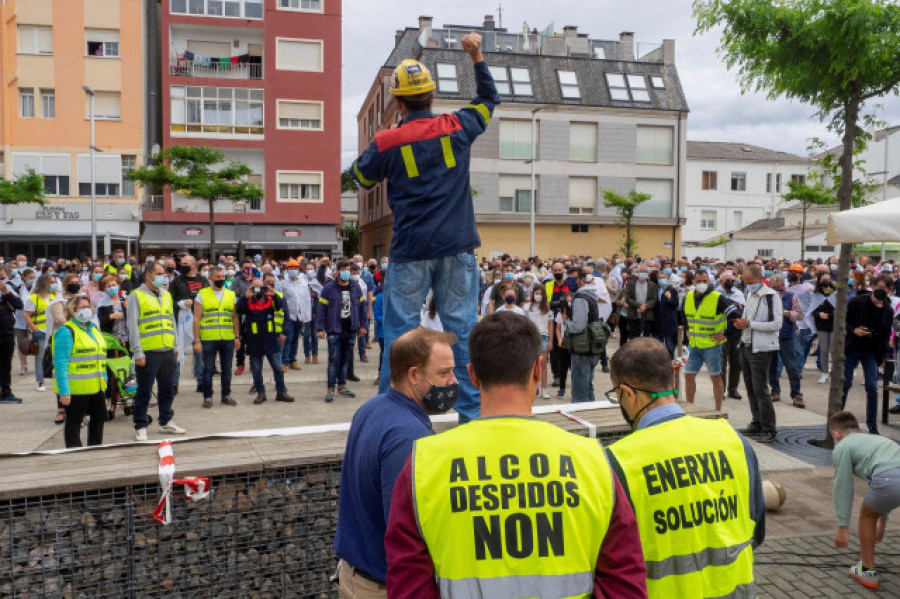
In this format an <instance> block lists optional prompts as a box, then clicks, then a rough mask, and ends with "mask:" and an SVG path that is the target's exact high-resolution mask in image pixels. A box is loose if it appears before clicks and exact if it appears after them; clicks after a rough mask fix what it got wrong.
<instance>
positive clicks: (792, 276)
mask: <svg viewBox="0 0 900 599" xmlns="http://www.w3.org/2000/svg"><path fill="white" fill-rule="evenodd" d="M799 280H800V275H798V274H796V273H791V274H790V275H788V281H789V282H791V283H796V282H797V281H799Z"/></svg>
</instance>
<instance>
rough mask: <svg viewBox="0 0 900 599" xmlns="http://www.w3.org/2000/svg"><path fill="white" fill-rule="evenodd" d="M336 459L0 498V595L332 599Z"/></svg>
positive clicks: (70, 598) (76, 598) (74, 598)
mask: <svg viewBox="0 0 900 599" xmlns="http://www.w3.org/2000/svg"><path fill="white" fill-rule="evenodd" d="M340 469H341V464H340V462H333V463H326V464H322V463H319V464H314V465H310V466H300V467H292V468H285V469H278V470H267V471H264V472H262V473H258V472H257V473H253V474H242V475H230V476H221V477H214V478H213V479H212V487H213V495H212V497H211V498H210V499H205V500H202V501H199V502H196V503H190V502H187V501H185V499H184V492H183V487H181V486H180V485H179V486H176V487H175V489H174V491H175V496H174V499H173V502H172V519H173V522H172V524H170V525H169V526H163V525H162V524H159V523H158V522H157V521H156V520H154V519H153V516H152V513H153V510H154V508H155V507H156V504H157V501H158V500H159V485H158V484H156V485H154V484H148V485H140V486H129V487H115V488H108V489H102V490H94V491H81V492H73V493H69V494H63V495H54V496H45V497H32V498H28V499H15V500H6V501H3V502H0V597H2V598H5V597H15V598H23V599H24V598H36V597H63V598H66V599H81V598H84V599H95V598H99V597H116V598H121V597H135V598H145V597H148V598H151V597H167V598H169V597H174V598H179V597H184V598H186V599H187V598H191V599H194V598H196V597H216V598H218V597H241V598H243V597H250V598H253V599H263V598H272V599H275V598H281V597H315V598H331V597H335V596H336V595H337V593H336V589H335V588H334V586H333V585H332V583H331V582H330V581H329V577H330V576H331V574H333V572H334V569H335V565H336V560H335V558H334V551H333V549H332V540H333V538H334V531H335V526H336V522H337V501H338V487H339V485H340V478H341V470H340Z"/></svg>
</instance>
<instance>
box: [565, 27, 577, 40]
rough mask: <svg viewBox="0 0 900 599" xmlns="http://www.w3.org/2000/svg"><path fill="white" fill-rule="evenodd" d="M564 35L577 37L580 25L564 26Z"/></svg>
mask: <svg viewBox="0 0 900 599" xmlns="http://www.w3.org/2000/svg"><path fill="white" fill-rule="evenodd" d="M563 35H565V36H566V37H576V36H577V35H578V25H566V26H565V27H563Z"/></svg>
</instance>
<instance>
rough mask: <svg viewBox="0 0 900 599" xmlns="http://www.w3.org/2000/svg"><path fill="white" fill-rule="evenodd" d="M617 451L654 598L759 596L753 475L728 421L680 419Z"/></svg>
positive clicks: (632, 438)
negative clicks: (755, 576) (755, 568)
mask: <svg viewBox="0 0 900 599" xmlns="http://www.w3.org/2000/svg"><path fill="white" fill-rule="evenodd" d="M609 451H610V453H612V454H613V456H614V457H615V459H616V461H618V462H619V465H620V466H621V469H622V471H623V473H624V475H625V481H624V482H625V483H626V486H627V489H628V494H629V497H630V498H631V504H632V505H633V506H634V513H635V515H636V516H637V522H638V529H639V530H640V533H641V545H642V547H643V549H644V560H645V561H646V564H647V591H648V594H649V596H650V597H659V598H670V597H678V598H679V599H686V598H692V597H697V598H701V597H756V588H755V584H754V582H753V548H752V547H751V544H750V543H751V540H752V538H753V532H754V529H755V523H754V521H753V519H752V518H751V517H750V473H749V470H748V466H747V458H746V454H745V453H744V445H743V443H742V442H741V439H740V438H739V437H738V435H737V433H735V432H734V429H733V428H732V427H731V425H730V424H728V421H727V420H724V419H721V420H705V419H699V418H692V417H690V416H683V417H680V418H675V419H673V420H669V421H667V422H663V423H661V424H657V425H654V426H651V427H648V428H646V429H641V430H638V431H636V432H634V433H632V434H631V435H629V436H627V437H625V438H624V439H621V440H619V441H616V442H615V443H613V444H612V445H611V446H610V447H609Z"/></svg>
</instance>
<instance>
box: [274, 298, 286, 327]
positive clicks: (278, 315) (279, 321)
mask: <svg viewBox="0 0 900 599" xmlns="http://www.w3.org/2000/svg"><path fill="white" fill-rule="evenodd" d="M275 295H277V296H278V297H279V298H281V309H280V310H275V334H276V335H280V334H281V332H282V331H283V330H284V295H282V294H281V292H280V291H276V292H275Z"/></svg>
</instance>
